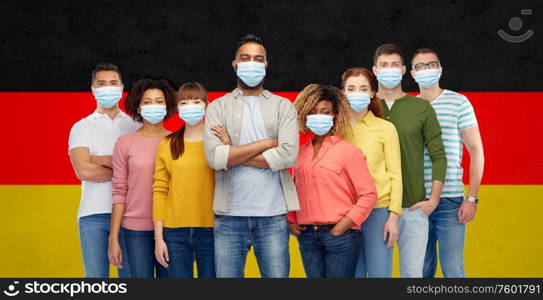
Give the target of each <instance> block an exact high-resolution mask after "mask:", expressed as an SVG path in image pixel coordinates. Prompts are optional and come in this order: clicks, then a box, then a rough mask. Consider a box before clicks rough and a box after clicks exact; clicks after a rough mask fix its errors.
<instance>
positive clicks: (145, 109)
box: [140, 104, 166, 124]
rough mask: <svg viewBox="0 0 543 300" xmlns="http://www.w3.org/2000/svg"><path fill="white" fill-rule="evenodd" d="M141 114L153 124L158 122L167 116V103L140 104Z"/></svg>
mask: <svg viewBox="0 0 543 300" xmlns="http://www.w3.org/2000/svg"><path fill="white" fill-rule="evenodd" d="M140 110H141V112H140V115H141V116H142V118H144V119H145V120H147V122H149V123H151V124H158V123H160V122H162V120H164V117H165V116H166V105H161V104H148V105H143V106H140Z"/></svg>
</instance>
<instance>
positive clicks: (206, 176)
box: [153, 138, 215, 228]
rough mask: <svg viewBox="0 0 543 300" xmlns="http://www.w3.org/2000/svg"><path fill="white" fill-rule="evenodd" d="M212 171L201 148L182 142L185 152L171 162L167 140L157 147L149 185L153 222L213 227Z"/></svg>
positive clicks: (174, 226)
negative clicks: (151, 181)
mask: <svg viewBox="0 0 543 300" xmlns="http://www.w3.org/2000/svg"><path fill="white" fill-rule="evenodd" d="M214 190H215V171H214V170H213V169H211V168H210V167H209V166H208V164H207V161H206V158H205V154H204V144H203V142H202V141H200V142H189V141H185V151H184V153H183V154H182V155H181V157H179V158H178V159H177V160H173V158H172V155H171V151H170V139H168V138H167V139H164V140H163V141H162V142H161V143H160V145H159V146H158V151H157V157H156V163H155V174H154V183H153V220H154V221H164V227H168V228H176V227H213V192H214Z"/></svg>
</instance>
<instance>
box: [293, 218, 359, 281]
mask: <svg viewBox="0 0 543 300" xmlns="http://www.w3.org/2000/svg"><path fill="white" fill-rule="evenodd" d="M332 227H333V225H321V226H314V225H307V226H306V229H305V230H304V231H302V233H301V234H300V235H299V236H298V243H299V244H300V254H301V255H302V262H303V264H304V270H305V274H306V275H307V277H308V278H334V277H335V278H352V277H354V275H355V270H356V261H357V260H358V255H359V254H360V231H358V230H353V229H349V230H347V231H346V232H345V233H344V234H342V235H340V236H333V235H332V234H330V229H332Z"/></svg>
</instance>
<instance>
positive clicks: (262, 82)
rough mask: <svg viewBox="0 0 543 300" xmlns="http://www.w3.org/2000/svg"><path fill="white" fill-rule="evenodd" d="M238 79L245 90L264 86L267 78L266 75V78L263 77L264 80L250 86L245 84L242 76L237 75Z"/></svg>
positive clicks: (239, 84)
mask: <svg viewBox="0 0 543 300" xmlns="http://www.w3.org/2000/svg"><path fill="white" fill-rule="evenodd" d="M236 78H237V80H238V86H239V87H241V88H242V89H245V90H258V89H260V88H262V87H263V86H264V81H265V80H266V77H264V79H262V81H261V82H260V83H259V84H257V85H255V86H248V85H246V84H245V82H243V80H241V78H239V77H237V76H236Z"/></svg>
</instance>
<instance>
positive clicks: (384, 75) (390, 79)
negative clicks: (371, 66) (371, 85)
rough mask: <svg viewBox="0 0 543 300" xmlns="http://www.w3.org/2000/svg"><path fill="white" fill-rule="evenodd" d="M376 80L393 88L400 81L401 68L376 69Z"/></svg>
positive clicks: (388, 87)
mask: <svg viewBox="0 0 543 300" xmlns="http://www.w3.org/2000/svg"><path fill="white" fill-rule="evenodd" d="M377 81H379V83H381V84H382V85H383V86H384V87H386V88H387V89H393V88H395V87H397V86H398V84H400V82H402V69H398V68H384V69H378V70H377Z"/></svg>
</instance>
